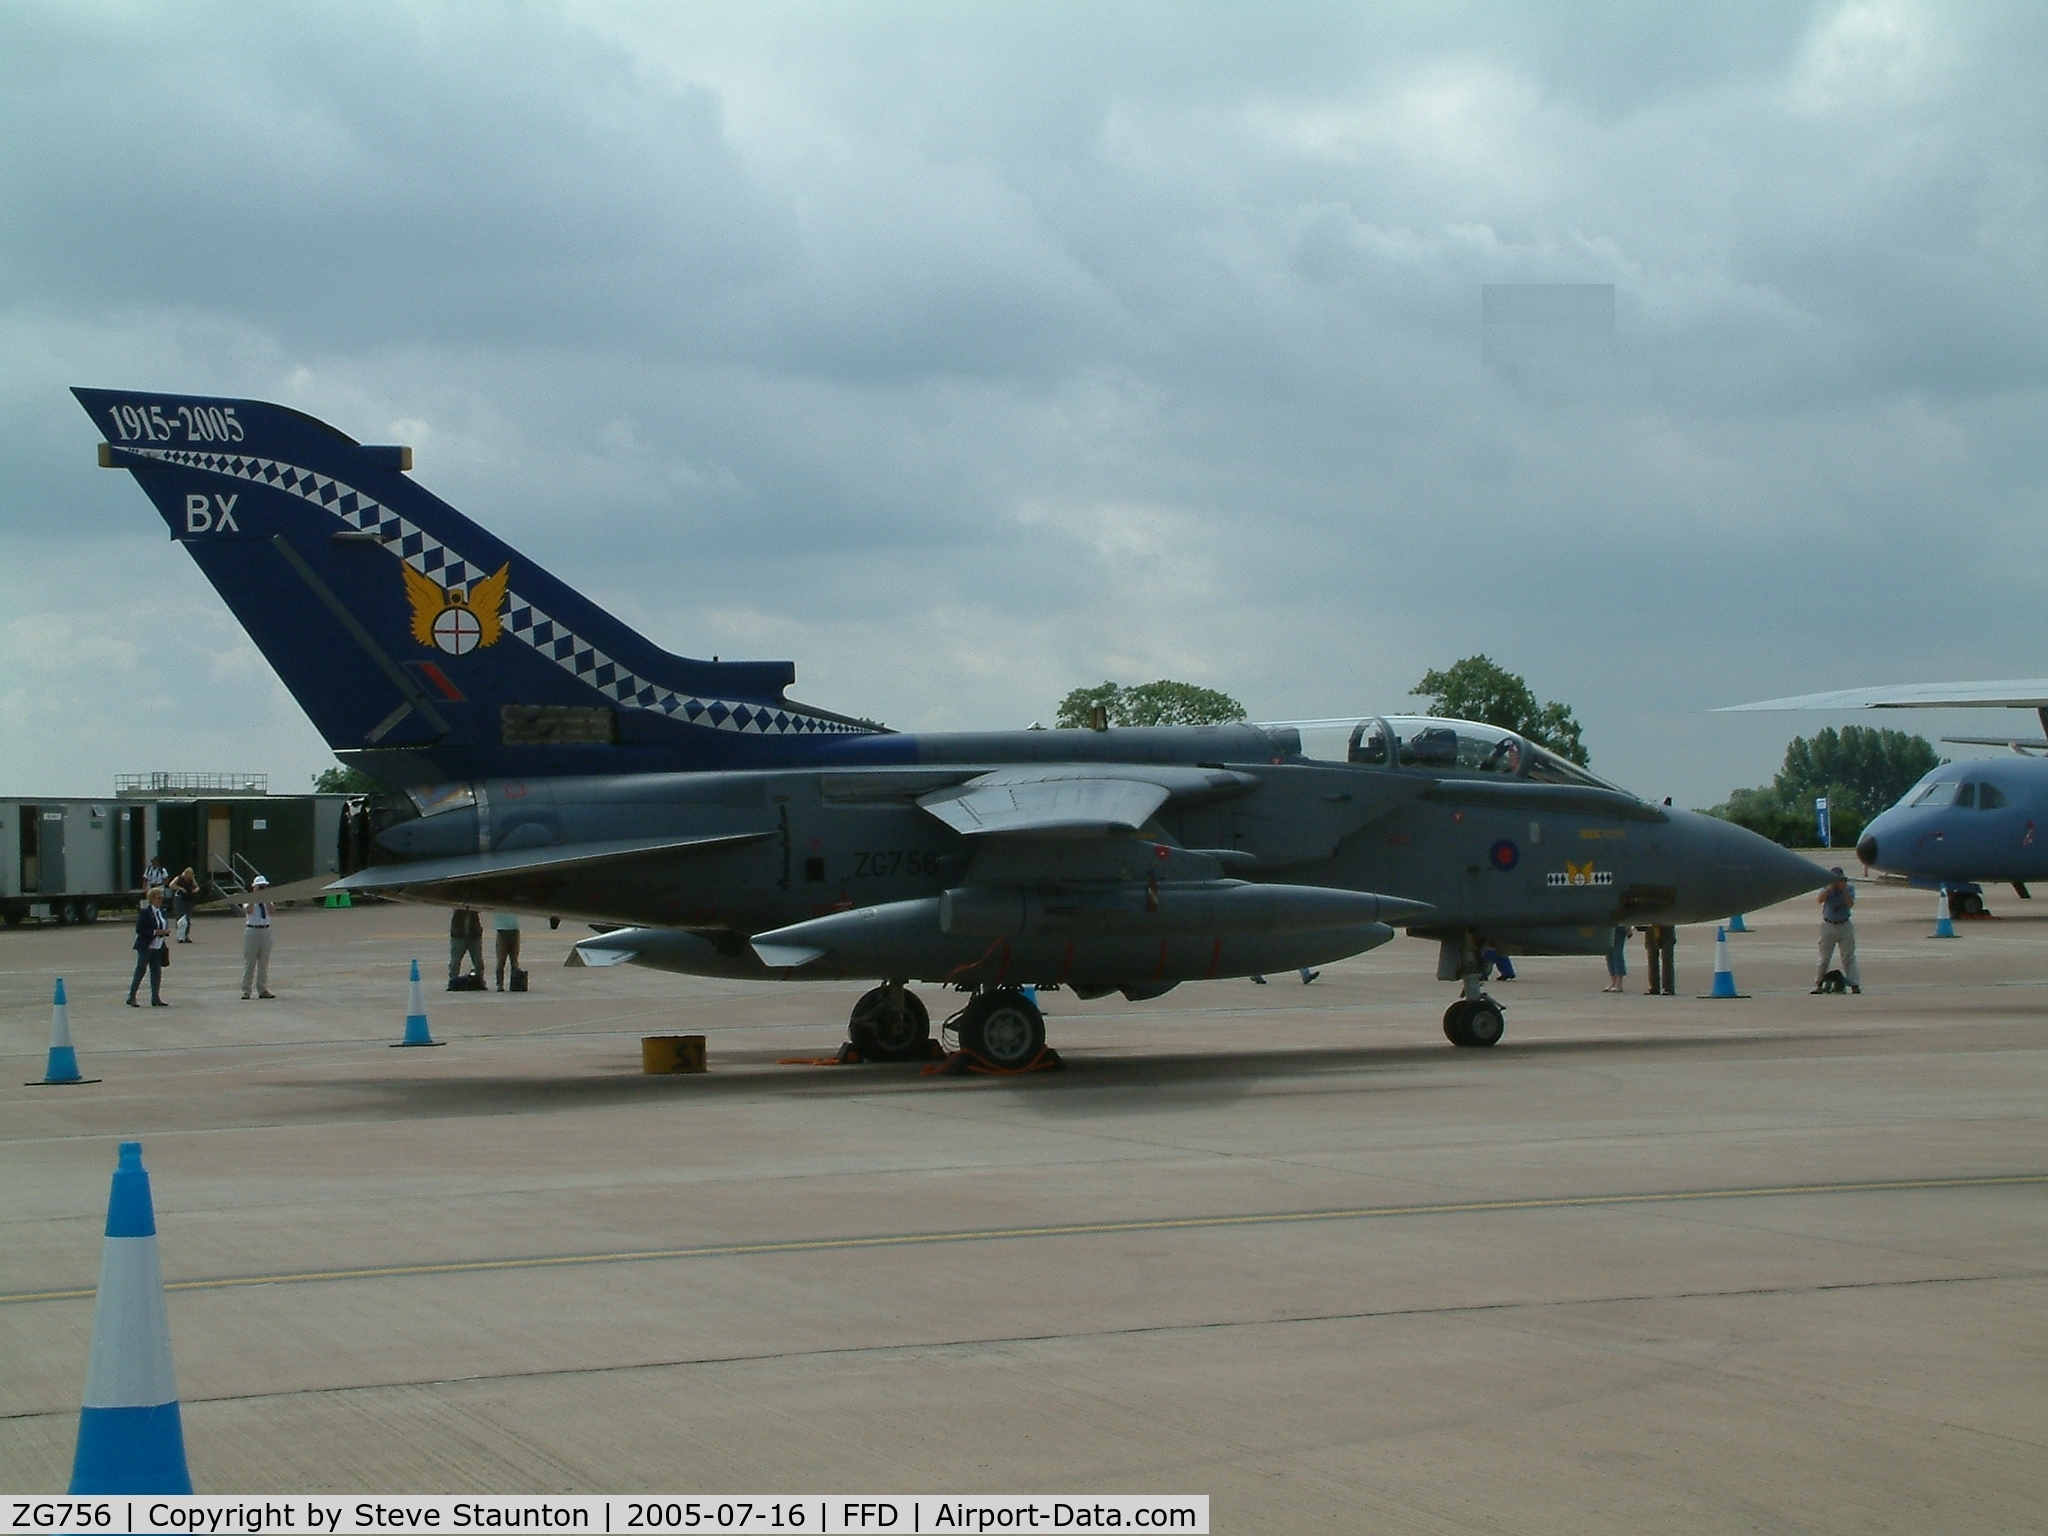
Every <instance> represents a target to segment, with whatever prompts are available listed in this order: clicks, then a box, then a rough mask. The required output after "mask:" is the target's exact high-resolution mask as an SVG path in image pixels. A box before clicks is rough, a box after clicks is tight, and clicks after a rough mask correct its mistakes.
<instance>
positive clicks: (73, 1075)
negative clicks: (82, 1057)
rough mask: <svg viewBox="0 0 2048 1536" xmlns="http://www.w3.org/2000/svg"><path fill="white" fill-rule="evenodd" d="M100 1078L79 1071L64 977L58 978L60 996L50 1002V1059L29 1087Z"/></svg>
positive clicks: (52, 1086)
mask: <svg viewBox="0 0 2048 1536" xmlns="http://www.w3.org/2000/svg"><path fill="white" fill-rule="evenodd" d="M98 1081H99V1079H98V1078H96V1077H85V1076H82V1075H81V1074H80V1072H79V1070H78V1052H76V1051H74V1050H73V1049H72V1048H71V1009H70V1007H69V1006H68V1005H66V1003H65V1001H64V978H63V977H62V976H59V977H58V978H57V996H56V998H55V1000H54V1001H52V1002H51V1004H50V1059H49V1061H48V1062H47V1063H46V1064H45V1065H44V1067H43V1075H42V1076H41V1077H40V1078H38V1079H37V1080H36V1081H35V1082H33V1083H27V1084H24V1085H23V1086H25V1087H29V1088H63V1087H67V1086H69V1085H71V1084H73V1083H96V1082H98Z"/></svg>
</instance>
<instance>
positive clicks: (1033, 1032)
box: [959, 987, 1045, 1072]
mask: <svg viewBox="0 0 2048 1536" xmlns="http://www.w3.org/2000/svg"><path fill="white" fill-rule="evenodd" d="M959 1027H960V1049H961V1050H963V1051H971V1052H973V1054H975V1055H976V1056H979V1057H980V1058H981V1059H982V1060H983V1061H985V1062H987V1063H988V1064H989V1065H990V1066H992V1067H1000V1068H1002V1069H1003V1070H1004V1071H1007V1072H1017V1071H1021V1070H1023V1069H1024V1068H1025V1067H1028V1066H1030V1065H1031V1064H1032V1063H1033V1062H1034V1061H1036V1060H1038V1058H1039V1056H1040V1054H1041V1053H1042V1052H1043V1051H1044V1050H1045V1015H1044V1014H1042V1013H1040V1012H1039V1011H1038V1009H1037V1007H1036V1006H1035V1005H1034V1004H1033V1003H1032V1001H1031V999H1030V998H1028V997H1026V996H1025V995H1024V994H1023V993H1022V992H1020V991H1018V990H1017V989H1016V988H1014V987H997V988H996V989H994V990H993V991H989V992H977V993H975V994H974V996H972V997H971V998H969V999H968V1000H967V1007H966V1008H965V1009H963V1010H962V1012H961V1014H960V1026H959Z"/></svg>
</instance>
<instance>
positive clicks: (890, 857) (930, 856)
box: [853, 848, 939, 880]
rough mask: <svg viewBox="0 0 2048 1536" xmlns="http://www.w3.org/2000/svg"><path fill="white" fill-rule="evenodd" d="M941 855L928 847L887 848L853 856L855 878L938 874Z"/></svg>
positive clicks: (878, 878)
mask: <svg viewBox="0 0 2048 1536" xmlns="http://www.w3.org/2000/svg"><path fill="white" fill-rule="evenodd" d="M938 872H939V856H938V854H936V853H934V852H933V851H932V850H930V849H928V848H886V849H877V850H875V851H874V852H872V853H856V854H855V855H854V856H853V878H854V879H856V880H863V879H873V880H887V879H889V878H890V877H891V876H893V875H936V874H937V873H938Z"/></svg>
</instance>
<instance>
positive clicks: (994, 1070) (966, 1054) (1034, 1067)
mask: <svg viewBox="0 0 2048 1536" xmlns="http://www.w3.org/2000/svg"><path fill="white" fill-rule="evenodd" d="M1066 1069H1067V1064H1066V1063H1065V1062H1064V1061H1061V1060H1060V1053H1059V1052H1058V1051H1056V1050H1054V1049H1053V1048H1052V1047H1051V1046H1049V1045H1048V1046H1043V1047H1041V1048H1040V1049H1039V1052H1038V1054H1037V1055H1036V1056H1034V1057H1032V1058H1031V1060H1029V1061H1028V1062H1026V1063H1025V1064H1024V1065H1023V1066H1021V1067H999V1066H997V1065H996V1064H995V1063H994V1062H992V1061H984V1060H982V1058H981V1057H979V1056H977V1055H975V1054H974V1052H972V1051H955V1052H954V1053H953V1054H952V1055H950V1056H948V1057H947V1058H946V1059H945V1060H944V1061H935V1062H933V1063H932V1064H931V1065H930V1066H928V1067H926V1068H925V1069H924V1070H923V1072H921V1073H920V1074H919V1076H921V1077H930V1076H932V1075H933V1074H934V1073H940V1074H943V1075H945V1076H947V1077H964V1076H966V1075H967V1074H968V1073H973V1074H974V1075H975V1076H977V1077H1022V1076H1023V1075H1024V1074H1025V1073H1026V1072H1064V1071H1065V1070H1066Z"/></svg>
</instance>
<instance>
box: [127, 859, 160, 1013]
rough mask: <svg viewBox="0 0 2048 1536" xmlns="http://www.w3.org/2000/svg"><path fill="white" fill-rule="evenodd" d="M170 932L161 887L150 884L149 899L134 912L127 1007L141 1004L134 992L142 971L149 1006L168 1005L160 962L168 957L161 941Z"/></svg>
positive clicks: (139, 983)
mask: <svg viewBox="0 0 2048 1536" xmlns="http://www.w3.org/2000/svg"><path fill="white" fill-rule="evenodd" d="M170 931H171V920H170V919H169V918H167V917H165V916H164V888H163V887H162V886H160V885H153V886H151V887H150V888H149V899H148V900H147V901H145V902H143V904H142V910H141V911H139V912H137V913H136V914H135V974H134V975H133V976H131V977H130V978H129V979H128V1006H129V1007H130V1008H140V1007H141V1006H142V1004H140V1003H138V1002H136V1001H135V994H136V993H137V992H138V991H140V990H141V988H142V977H143V973H144V972H147V973H148V974H149V1006H150V1007H152V1008H168V1007H169V1006H170V1004H169V1003H166V1002H165V1001H164V961H166V960H168V959H169V958H170V954H169V952H168V951H167V950H166V949H165V948H164V943H165V940H166V939H167V938H168V937H169V935H170Z"/></svg>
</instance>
